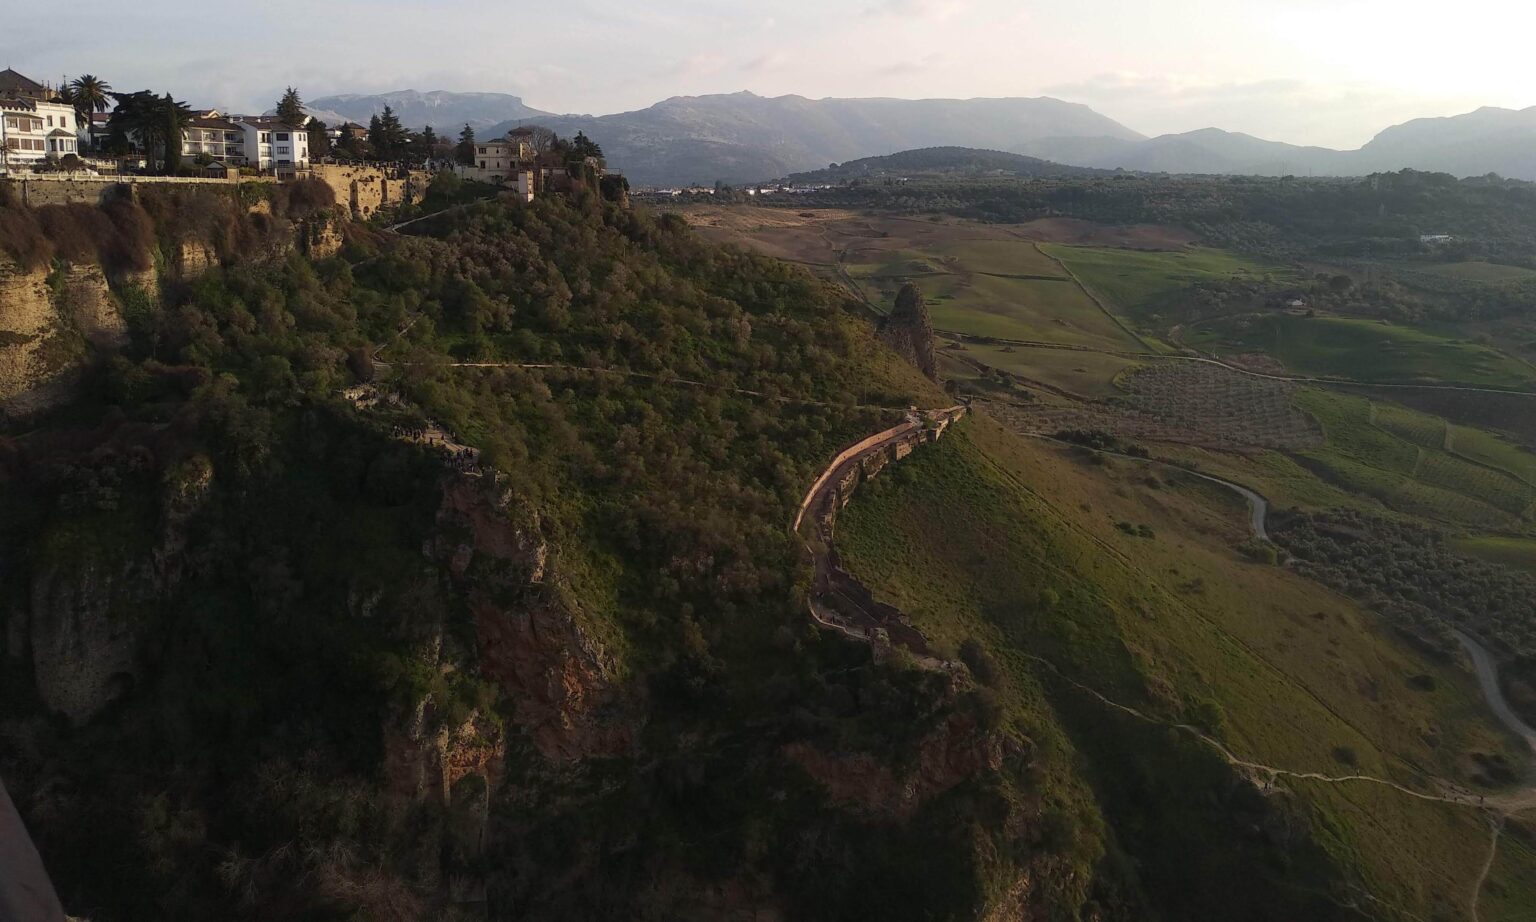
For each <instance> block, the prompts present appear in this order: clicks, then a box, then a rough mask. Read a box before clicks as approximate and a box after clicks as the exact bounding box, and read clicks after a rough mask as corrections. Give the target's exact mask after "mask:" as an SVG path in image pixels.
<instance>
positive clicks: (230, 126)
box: [181, 111, 245, 166]
mask: <svg viewBox="0 0 1536 922" xmlns="http://www.w3.org/2000/svg"><path fill="white" fill-rule="evenodd" d="M200 154H206V155H207V156H208V157H210V158H212V159H213V160H214V161H215V162H217V163H227V164H229V165H230V166H239V165H240V164H243V163H245V132H244V131H242V130H241V128H240V126H239V125H237V124H235V123H234V122H232V121H230V120H229V119H227V118H224V117H223V116H222V115H220V114H219V113H218V112H217V111H210V112H206V113H203V114H200V115H198V116H197V117H195V118H192V119H190V120H188V122H187V127H185V128H183V129H182V130H181V156H182V158H183V159H184V160H187V161H195V160H196V159H197V158H198V155H200Z"/></svg>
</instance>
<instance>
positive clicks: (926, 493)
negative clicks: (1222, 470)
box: [840, 418, 1523, 918]
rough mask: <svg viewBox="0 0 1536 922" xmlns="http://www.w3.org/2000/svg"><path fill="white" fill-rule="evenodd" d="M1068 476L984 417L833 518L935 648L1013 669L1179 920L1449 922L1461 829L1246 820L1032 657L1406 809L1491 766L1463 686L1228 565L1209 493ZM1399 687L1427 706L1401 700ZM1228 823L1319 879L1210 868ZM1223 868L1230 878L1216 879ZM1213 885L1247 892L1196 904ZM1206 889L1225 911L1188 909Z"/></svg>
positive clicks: (1319, 598)
mask: <svg viewBox="0 0 1536 922" xmlns="http://www.w3.org/2000/svg"><path fill="white" fill-rule="evenodd" d="M1074 458H1075V456H1074V455H1073V454H1071V453H1069V452H1064V451H1058V450H1056V449H1053V448H1052V449H1047V448H1044V447H1038V446H1036V445H1034V444H1025V443H1023V442H1021V441H1020V440H1018V439H1017V438H1015V437H1013V436H1011V435H1009V434H1007V433H1005V432H1002V431H1001V430H1000V429H999V428H998V427H996V426H995V424H993V423H991V422H990V421H988V420H986V419H985V418H979V419H977V420H975V421H973V422H971V423H969V424H967V425H966V426H965V427H964V428H962V429H961V430H960V431H959V432H957V433H956V434H955V435H954V436H953V437H952V438H950V439H948V440H946V441H945V442H942V443H940V444H939V445H937V446H933V447H931V448H925V449H923V451H921V452H919V453H918V454H917V455H915V456H913V457H912V458H911V459H909V460H908V461H906V462H904V464H903V468H902V469H898V473H897V474H895V475H893V476H892V477H890V478H889V479H888V480H887V481H886V482H885V483H883V484H882V483H881V482H880V481H877V482H876V483H875V484H873V485H871V487H869V488H866V490H865V491H863V492H861V493H860V494H859V495H858V496H857V497H856V498H855V500H854V502H853V503H852V504H851V505H850V506H849V507H848V510H847V511H846V513H845V516H844V518H843V520H842V526H841V538H840V540H841V542H842V548H843V553H844V555H845V558H846V560H847V561H848V563H849V565H850V566H851V567H852V568H853V569H854V570H855V572H857V573H859V574H860V575H862V576H863V577H864V578H865V579H866V581H867V582H869V584H870V585H872V586H874V587H876V589H877V592H879V593H880V594H882V595H884V596H885V597H887V598H889V599H891V600H893V601H894V602H896V603H897V604H899V605H900V606H902V607H903V609H904V610H906V611H908V612H909V613H911V614H912V615H913V617H914V619H915V620H916V622H917V623H918V624H919V626H920V627H922V628H923V630H924V631H925V632H927V633H928V634H929V635H930V636H932V637H934V638H936V639H938V640H939V641H940V642H941V643H948V644H958V643H959V642H960V641H961V640H963V639H964V638H966V637H969V636H975V637H979V638H981V639H983V641H985V642H986V643H987V644H989V645H990V646H991V647H992V648H993V649H994V650H995V652H996V655H997V657H998V659H999V660H1000V661H1002V662H1003V663H1004V664H1005V665H1006V668H1007V672H1008V674H1009V676H1010V684H1009V692H1010V694H1012V695H1014V696H1027V695H1028V694H1029V691H1028V690H1029V689H1034V688H1039V689H1042V690H1043V691H1044V693H1045V694H1046V696H1047V698H1048V701H1049V704H1050V706H1051V707H1052V708H1054V709H1055V712H1056V715H1057V720H1058V721H1060V723H1061V724H1062V726H1063V727H1064V728H1065V729H1066V731H1067V732H1068V734H1069V735H1070V736H1071V738H1072V740H1073V744H1074V745H1075V746H1076V747H1078V748H1079V750H1080V752H1081V754H1082V756H1083V758H1085V759H1087V760H1088V761H1089V763H1090V768H1089V776H1090V777H1091V778H1093V779H1095V781H1096V790H1097V792H1098V794H1099V797H1100V798H1101V800H1102V802H1103V804H1104V807H1105V809H1106V811H1107V813H1108V815H1109V816H1110V818H1111V823H1112V826H1113V827H1114V829H1115V831H1116V834H1117V836H1118V837H1119V842H1120V844H1121V845H1122V846H1123V847H1124V848H1126V849H1127V851H1129V852H1130V853H1131V855H1132V858H1133V860H1135V861H1137V862H1139V863H1140V868H1141V871H1142V874H1143V875H1144V877H1145V878H1146V879H1147V880H1148V886H1149V887H1151V888H1152V889H1154V890H1155V891H1157V892H1160V893H1161V892H1164V890H1165V889H1166V891H1167V892H1169V893H1173V892H1180V891H1181V888H1186V889H1187V890H1188V893H1187V894H1186V897H1184V898H1185V899H1187V900H1188V901H1189V902H1188V903H1186V904H1185V905H1184V906H1183V907H1182V908H1184V909H1185V910H1187V911H1188V912H1190V913H1193V914H1198V913H1200V912H1202V911H1205V912H1219V913H1220V914H1222V915H1224V916H1225V917H1230V918H1238V917H1248V916H1245V915H1244V906H1245V905H1246V904H1247V901H1250V900H1254V899H1265V900H1269V901H1271V902H1272V904H1273V905H1280V904H1283V903H1284V902H1285V901H1287V900H1295V899H1298V898H1299V897H1298V896H1297V893H1298V892H1299V891H1298V890H1297V888H1301V889H1306V888H1309V887H1317V886H1327V885H1329V884H1336V883H1338V878H1337V877H1336V876H1335V875H1336V874H1342V875H1343V877H1344V878H1346V879H1349V880H1353V881H1355V882H1358V883H1360V884H1362V885H1364V886H1366V887H1367V888H1368V889H1369V890H1370V891H1371V892H1372V893H1374V894H1376V895H1377V896H1378V897H1380V898H1382V899H1385V900H1388V901H1390V902H1391V903H1392V904H1393V905H1395V906H1400V907H1402V908H1403V909H1404V910H1405V911H1407V912H1411V913H1414V914H1417V915H1431V914H1434V913H1445V914H1457V913H1460V912H1462V911H1463V907H1464V906H1465V892H1464V891H1465V882H1466V881H1467V880H1469V879H1471V878H1472V877H1473V876H1475V874H1476V871H1477V867H1478V865H1479V863H1480V861H1481V860H1482V857H1483V856H1484V855H1485V854H1486V850H1485V847H1484V843H1485V842H1486V827H1485V826H1484V825H1483V823H1482V821H1481V820H1480V819H1479V818H1478V817H1476V816H1475V815H1473V814H1471V813H1470V812H1469V811H1464V810H1460V811H1458V810H1453V809H1447V808H1442V807H1438V806H1434V805H1426V804H1423V803H1422V802H1417V801H1414V800H1412V799H1410V798H1406V797H1404V796H1403V795H1401V794H1398V793H1394V792H1391V791H1390V790H1388V789H1383V788H1379V787H1372V786H1368V785H1325V784H1295V785H1290V784H1287V785H1286V787H1287V788H1288V789H1289V790H1290V791H1291V793H1290V795H1288V796H1287V797H1285V798H1282V800H1281V801H1279V802H1277V803H1273V804H1268V805H1262V809H1261V810H1260V812H1261V813H1262V814H1263V816H1262V818H1261V819H1258V820H1254V818H1253V817H1250V816H1248V814H1247V813H1246V812H1245V811H1246V810H1247V807H1246V806H1244V805H1242V804H1241V803H1240V802H1238V801H1228V800H1223V797H1224V796H1225V795H1223V794H1222V793H1219V792H1221V791H1226V792H1227V793H1228V794H1231V793H1232V792H1233V791H1239V790H1241V789H1242V788H1243V786H1242V785H1241V784H1237V786H1236V787H1235V788H1234V787H1233V785H1234V783H1235V782H1234V781H1232V780H1231V777H1230V775H1228V776H1227V777H1228V780H1227V781H1226V782H1218V781H1216V780H1215V779H1216V777H1217V776H1218V775H1220V774H1221V772H1220V771H1218V770H1217V769H1219V768H1220V766H1219V765H1218V766H1216V768H1212V767H1211V766H1209V765H1205V764H1204V763H1202V762H1201V758H1200V756H1199V755H1198V754H1197V753H1196V752H1195V751H1192V750H1191V747H1194V749H1195V750H1198V749H1200V748H1201V747H1199V746H1197V745H1196V744H1193V743H1192V742H1190V741H1189V739H1188V738H1187V737H1185V736H1182V735H1180V734H1178V733H1174V732H1172V731H1167V730H1155V728H1153V729H1154V730H1155V732H1151V731H1149V730H1148V725H1145V724H1140V722H1138V721H1135V720H1134V719H1131V718H1127V717H1123V716H1117V715H1116V714H1115V713H1114V712H1112V711H1107V710H1106V709H1105V708H1104V706H1103V705H1102V704H1099V703H1097V702H1095V701H1093V700H1092V699H1086V698H1085V697H1084V696H1083V695H1082V693H1081V692H1079V691H1076V690H1074V689H1072V688H1071V687H1066V686H1063V685H1062V684H1061V683H1060V682H1059V681H1057V680H1054V679H1053V678H1052V674H1051V672H1050V671H1049V670H1044V669H1042V668H1041V667H1040V666H1039V664H1038V663H1037V662H1036V661H1035V660H1033V659H1032V657H1035V656H1040V657H1044V658H1045V659H1047V660H1049V661H1051V662H1052V663H1054V664H1056V666H1057V667H1059V668H1060V669H1061V670H1062V671H1063V672H1064V673H1065V674H1066V675H1068V676H1071V677H1072V678H1073V679H1075V680H1076V681H1080V682H1082V683H1084V684H1087V685H1090V686H1092V687H1094V688H1096V689H1097V690H1099V691H1100V692H1102V693H1103V694H1105V695H1108V696H1109V697H1111V698H1113V699H1115V700H1117V701H1120V702H1122V703H1125V704H1127V705H1131V706H1135V707H1138V708H1141V709H1143V710H1145V711H1147V712H1149V713H1152V714H1156V715H1158V716H1159V717H1160V718H1163V719H1166V720H1170V721H1173V720H1182V721H1188V722H1193V723H1197V724H1200V725H1203V726H1206V727H1208V728H1210V729H1211V731H1212V732H1214V733H1215V734H1217V735H1218V736H1220V737H1222V738H1223V739H1224V740H1225V741H1226V743H1227V745H1228V746H1229V747H1231V748H1232V749H1234V750H1236V751H1238V752H1240V753H1244V754H1246V755H1248V756H1249V757H1251V758H1254V759H1255V760H1258V761H1263V762H1267V763H1269V764H1274V765H1280V766H1284V767H1287V768H1292V769H1297V770H1314V771H1323V772H1331V773H1336V774H1345V773H1349V772H1352V771H1354V770H1355V768H1354V766H1358V769H1359V770H1360V771H1364V772H1367V773H1370V774H1374V775H1378V776H1384V777H1392V778H1395V779H1397V780H1399V781H1400V782H1401V783H1404V784H1409V785H1415V786H1420V787H1423V786H1425V785H1427V784H1428V782H1426V781H1425V776H1424V772H1434V773H1437V774H1446V775H1452V776H1454V775H1455V774H1456V773H1457V772H1458V771H1459V770H1460V766H1461V764H1462V762H1463V760H1464V755H1465V753H1467V752H1471V751H1497V750H1499V749H1500V748H1501V747H1502V746H1503V745H1504V742H1503V739H1502V737H1501V736H1500V735H1499V733H1498V732H1497V731H1496V730H1495V729H1493V728H1492V727H1491V726H1490V724H1489V722H1488V720H1487V719H1486V716H1485V714H1484V713H1483V711H1482V706H1481V701H1480V698H1479V696H1478V693H1477V691H1476V689H1475V686H1473V684H1472V683H1471V681H1470V679H1469V677H1467V676H1465V675H1462V674H1459V673H1457V672H1456V671H1454V670H1453V669H1449V668H1447V667H1445V666H1442V665H1440V664H1437V663H1432V662H1426V661H1423V660H1421V659H1419V658H1418V657H1416V656H1415V655H1414V654H1412V653H1411V652H1409V651H1408V650H1406V649H1405V648H1404V647H1403V646H1402V645H1401V644H1399V643H1397V642H1395V641H1394V640H1393V639H1392V638H1391V637H1390V636H1388V635H1387V634H1386V633H1385V632H1384V631H1383V630H1382V629H1380V628H1379V627H1378V626H1377V624H1376V623H1375V621H1374V620H1373V619H1371V618H1370V617H1369V616H1365V615H1362V614H1361V613H1360V612H1359V611H1358V610H1357V609H1355V608H1354V607H1353V606H1352V605H1350V604H1348V603H1347V602H1345V601H1344V600H1342V599H1339V598H1338V597H1336V596H1334V595H1332V594H1331V593H1329V592H1327V591H1325V590H1323V589H1321V588H1320V587H1318V586H1317V585H1315V584H1313V583H1310V582H1308V581H1305V580H1303V579H1302V578H1300V577H1297V576H1295V575H1294V574H1291V573H1289V572H1288V571H1285V570H1281V569H1277V568H1267V567H1260V566H1257V565H1253V564H1248V563H1244V562H1242V559H1241V558H1240V557H1239V556H1238V555H1237V554H1236V553H1235V552H1234V551H1233V550H1232V547H1233V545H1235V544H1236V543H1238V542H1239V541H1241V540H1242V539H1243V538H1244V537H1245V528H1244V526H1243V522H1244V520H1245V515H1244V511H1243V510H1242V509H1241V508H1240V507H1239V506H1237V505H1236V504H1235V503H1233V502H1232V500H1231V498H1230V496H1229V495H1226V494H1224V493H1220V492H1215V493H1213V492H1212V491H1214V490H1218V489H1219V488H1215V487H1211V486H1209V485H1208V484H1204V483H1203V482H1184V481H1182V480H1174V481H1169V480H1168V479H1167V478H1166V477H1165V476H1164V475H1163V474H1156V475H1152V474H1151V473H1150V471H1149V470H1148V469H1147V468H1145V467H1142V466H1137V465H1133V464H1129V463H1127V464H1125V465H1124V466H1121V465H1118V464H1111V465H1107V466H1097V465H1091V464H1085V463H1083V462H1081V461H1078V460H1074ZM1120 523H1127V524H1130V525H1133V526H1142V525H1145V526H1147V529H1149V530H1150V532H1151V533H1152V534H1153V535H1154V536H1155V537H1151V538H1148V537H1139V536H1133V535H1131V534H1128V533H1127V532H1126V531H1125V530H1122V529H1121V528H1119V527H1117V526H1118V525H1119V524H1120ZM1135 530H1137V531H1143V533H1145V530H1142V529H1140V528H1139V527H1138V528H1136V529H1135ZM1416 675H1425V676H1429V677H1430V678H1431V682H1430V683H1428V684H1430V685H1432V686H1433V690H1432V691H1416V690H1413V689H1412V688H1411V687H1410V686H1409V685H1408V681H1407V680H1408V679H1409V678H1410V677H1413V676H1416ZM1199 766H1203V767H1199ZM1175 769H1176V770H1179V771H1187V772H1189V773H1190V774H1189V777H1188V778H1185V779H1183V780H1184V781H1194V782H1195V783H1197V784H1199V783H1203V784H1208V785H1211V786H1212V788H1211V790H1209V791H1208V793H1207V795H1206V796H1207V797H1208V798H1209V800H1207V801H1206V802H1205V804H1204V805H1202V804H1199V803H1194V802H1191V801H1190V800H1188V799H1186V798H1183V797H1181V796H1179V795H1178V794H1176V793H1173V792H1174V791H1176V790H1178V788H1179V786H1180V782H1179V781H1176V780H1175V779H1173V778H1171V777H1168V776H1166V775H1164V774H1163V773H1164V772H1167V771H1170V770H1175ZM1127 791H1131V792H1139V793H1132V794H1130V795H1129V796H1127V794H1126V792H1127ZM1232 796H1234V797H1239V799H1240V795H1235V794H1234V795H1232ZM1164 798H1166V799H1164ZM1213 803H1214V804H1220V805H1221V809H1220V810H1214V811H1213V810H1212V809H1210V807H1211V805H1212V804H1213ZM1270 811H1274V812H1270ZM1234 816H1242V817H1244V819H1245V821H1256V822H1259V823H1260V824H1261V826H1262V825H1263V824H1269V823H1274V824H1280V825H1285V824H1292V825H1293V826H1295V827H1298V828H1305V829H1307V830H1308V831H1309V834H1310V835H1311V836H1312V838H1313V841H1315V842H1318V843H1320V848H1321V849H1322V851H1323V852H1324V853H1326V859H1325V858H1324V857H1322V856H1319V855H1317V854H1314V853H1310V852H1307V851H1306V850H1305V849H1302V850H1301V854H1300V855H1299V856H1293V857H1292V858H1291V859H1290V860H1292V861H1294V862H1295V863H1293V864H1292V865H1290V867H1289V869H1288V870H1286V871H1284V872H1275V871H1273V870H1259V869H1261V868H1266V867H1267V866H1266V865H1265V864H1264V863H1263V862H1262V861H1260V862H1259V863H1258V864H1255V863H1253V860H1254V859H1255V857H1256V856H1255V855H1254V854H1252V853H1246V854H1241V855H1239V853H1238V852H1236V851H1234V852H1233V853H1232V854H1231V855H1230V856H1220V855H1214V854H1211V853H1210V849H1211V848H1212V847H1213V843H1214V842H1216V841H1218V840H1219V839H1220V836H1219V834H1218V833H1217V830H1218V829H1219V828H1220V827H1221V824H1222V823H1224V822H1226V821H1228V820H1230V819H1231V818H1232V817H1234ZM1169 827H1176V828H1169ZM1175 856H1176V857H1175ZM1239 858H1241V859H1242V861H1241V864H1242V871H1241V872H1240V873H1239V872H1237V870H1236V867H1235V866H1234V865H1233V864H1229V863H1228V862H1229V861H1233V860H1236V859H1239ZM1330 867H1332V868H1333V869H1334V870H1332V871H1330V870H1329V868H1330ZM1225 873H1238V874H1239V876H1238V877H1237V878H1234V880H1241V885H1240V886H1234V887H1232V888H1231V889H1230V890H1226V889H1223V888H1222V886H1221V885H1219V884H1211V883H1210V880H1211V877H1210V875H1221V874H1225ZM1510 873H1511V874H1513V872H1510ZM1522 873H1523V871H1522ZM1197 877H1198V878H1199V879H1198V880H1196V879H1195V878H1197ZM1218 879H1219V878H1218ZM1214 891H1220V894H1221V899H1222V900H1224V901H1226V902H1224V903H1223V904H1222V905H1221V907H1220V909H1218V908H1217V907H1216V906H1213V905H1204V904H1201V903H1200V901H1201V900H1203V899H1205V898H1207V897H1209V896H1210V895H1211V894H1212V893H1213V892H1214ZM1202 894H1203V895H1202ZM1170 898H1171V899H1175V900H1176V901H1177V899H1179V898H1177V897H1170ZM1256 911H1257V910H1256Z"/></svg>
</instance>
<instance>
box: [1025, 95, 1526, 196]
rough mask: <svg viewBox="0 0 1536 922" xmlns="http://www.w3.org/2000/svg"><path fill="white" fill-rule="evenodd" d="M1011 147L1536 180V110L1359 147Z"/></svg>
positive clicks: (1193, 163) (1237, 170) (1221, 167)
mask: <svg viewBox="0 0 1536 922" xmlns="http://www.w3.org/2000/svg"><path fill="white" fill-rule="evenodd" d="M1009 149H1010V150H1016V151H1018V152H1020V153H1024V154H1029V155H1031V156H1035V157H1042V158H1045V159H1048V160H1054V161H1056V162H1059V163H1069V164H1074V165H1078V166H1086V167H1099V168H1103V169H1117V168H1119V169H1126V170H1137V171H1144V172H1149V173H1188V174H1223V173H1224V174H1234V175H1257V176H1285V175H1296V176H1363V175H1366V174H1369V173H1377V172H1395V171H1397V170H1403V169H1413V170H1428V171H1434V172H1443V173H1450V174H1452V175H1454V176H1482V175H1485V174H1488V173H1497V174H1499V175H1500V176H1504V177H1508V178H1512V179H1526V180H1536V154H1533V153H1532V151H1533V150H1536V107H1532V108H1530V109H1524V110H1519V111H1516V110H1512V109H1497V108H1483V109H1479V110H1477V111H1476V112H1470V113H1467V114H1465V115H1459V116H1455V117H1452V118H1426V119H1416V120H1414V121H1410V122H1405V123H1403V124H1401V125H1395V126H1392V127H1390V128H1387V129H1385V130H1383V131H1382V132H1381V133H1379V134H1378V135H1377V136H1376V137H1375V138H1373V139H1372V140H1371V141H1370V142H1369V143H1368V144H1366V145H1365V146H1363V147H1362V148H1360V149H1359V150H1332V149H1329V148H1324V147H1301V146H1297V145H1294V144H1285V143H1282V142H1279V141H1267V140H1264V139H1261V138H1255V137H1253V136H1251V135H1246V134H1242V133H1238V132H1230V131H1222V130H1220V129H1217V128H1205V129H1201V130H1199V131H1190V132H1185V133H1182V134H1169V135H1161V136H1159V137H1155V138H1148V139H1145V140H1134V139H1133V140H1127V139H1125V138H1119V137H1089V136H1063V137H1055V138H1042V139H1039V140H1035V141H1030V142H1027V143H1024V144H1020V145H1015V146H1013V147H1010V148H1009Z"/></svg>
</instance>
